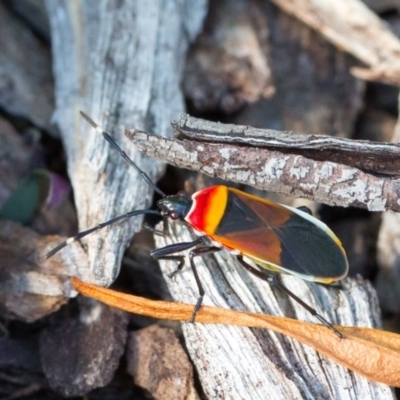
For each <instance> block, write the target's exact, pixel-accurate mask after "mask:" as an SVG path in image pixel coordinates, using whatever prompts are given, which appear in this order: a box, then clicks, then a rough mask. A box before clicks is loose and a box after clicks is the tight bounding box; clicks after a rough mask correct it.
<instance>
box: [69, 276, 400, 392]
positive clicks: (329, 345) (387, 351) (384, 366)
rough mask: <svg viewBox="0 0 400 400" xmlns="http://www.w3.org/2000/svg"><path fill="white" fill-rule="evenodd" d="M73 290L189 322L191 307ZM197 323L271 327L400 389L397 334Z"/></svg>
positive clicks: (269, 319) (229, 314)
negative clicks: (338, 335)
mask: <svg viewBox="0 0 400 400" xmlns="http://www.w3.org/2000/svg"><path fill="white" fill-rule="evenodd" d="M72 283H73V285H74V286H75V288H76V290H78V291H79V292H80V293H82V294H83V295H85V296H88V297H92V298H94V299H97V300H99V301H102V302H104V303H106V304H108V305H110V306H112V307H116V308H119V309H121V310H125V311H128V312H132V313H135V314H140V315H146V316H149V317H154V318H162V319H170V320H182V321H188V320H189V319H190V317H191V315H192V312H193V305H190V304H183V303H172V302H165V301H154V300H148V299H145V298H143V297H137V296H132V295H127V294H123V293H119V292H116V291H114V290H110V289H106V288H102V287H98V286H95V285H91V284H87V283H84V282H82V281H80V280H79V279H77V278H73V280H72ZM196 322H201V323H205V324H225V325H237V326H246V327H254V328H264V329H271V330H273V331H275V332H278V333H281V334H283V335H287V336H290V337H292V338H294V339H297V340H298V341H299V342H301V343H303V344H307V345H309V346H311V347H312V348H314V349H315V350H316V351H318V352H320V353H322V354H324V355H325V356H327V357H329V358H331V359H333V360H335V361H336V362H337V363H339V364H341V365H343V366H345V367H347V368H349V369H351V370H353V371H355V372H357V373H358V374H360V375H362V376H364V377H366V378H368V379H371V380H374V381H377V382H381V383H385V384H387V385H389V386H397V387H400V335H397V334H394V333H390V332H385V331H382V330H378V329H371V328H358V327H344V326H340V327H339V326H336V327H337V328H338V329H339V330H340V332H341V333H343V335H344V339H339V338H338V337H337V336H336V335H335V334H334V333H333V332H332V331H330V330H329V329H327V328H326V327H325V326H323V325H317V324H311V323H306V322H302V321H297V320H293V319H290V318H283V317H275V316H270V315H264V314H254V313H245V312H238V311H233V310H227V309H222V308H216V307H208V306H202V307H201V309H200V310H199V312H198V313H197V314H196Z"/></svg>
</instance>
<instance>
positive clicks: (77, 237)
mask: <svg viewBox="0 0 400 400" xmlns="http://www.w3.org/2000/svg"><path fill="white" fill-rule="evenodd" d="M141 214H152V215H158V216H161V214H160V212H159V211H157V210H134V211H130V212H128V213H126V214H123V215H119V216H118V217H115V218H112V219H110V220H108V221H106V222H103V223H101V224H99V225H97V226H95V227H94V228H90V229H87V230H86V231H82V232H79V233H78V234H77V235H75V236H72V237H70V238H68V239H67V240H65V241H64V242H62V243H60V244H59V245H58V246H56V247H54V249H52V250H50V251H49V252H48V253H47V254H46V255H45V258H46V259H47V258H50V257H51V256H54V254H56V253H58V252H59V251H60V250H61V249H63V248H64V247H66V246H68V245H69V244H71V243H73V242H75V241H77V240H80V239H82V238H83V237H85V236H87V235H89V234H90V233H92V232H95V231H97V230H99V229H102V228H104V227H106V226H108V225H112V224H114V223H115V222H118V221H120V220H121V219H127V218H131V217H134V216H135V215H141Z"/></svg>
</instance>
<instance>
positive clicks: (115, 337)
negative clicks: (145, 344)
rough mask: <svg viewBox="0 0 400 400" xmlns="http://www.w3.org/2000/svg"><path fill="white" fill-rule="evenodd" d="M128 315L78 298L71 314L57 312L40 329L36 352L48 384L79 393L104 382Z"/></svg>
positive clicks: (116, 355)
mask: <svg viewBox="0 0 400 400" xmlns="http://www.w3.org/2000/svg"><path fill="white" fill-rule="evenodd" d="M127 324H128V315H127V314H126V313H124V312H122V311H119V310H116V309H114V308H111V307H108V306H106V305H104V304H101V303H98V302H97V301H95V300H91V299H87V298H80V299H79V312H78V313H77V315H75V316H73V317H72V316H68V315H63V314H59V315H58V316H57V318H56V322H55V323H54V325H53V326H50V327H48V328H47V329H44V330H43V331H42V335H41V339H40V356H41V361H42V366H43V371H44V373H45V375H46V377H47V379H48V381H49V384H50V387H51V388H52V389H53V390H55V391H57V392H59V393H61V394H62V395H63V396H67V397H72V396H83V395H84V394H86V393H88V392H89V391H90V390H93V389H95V388H98V387H103V386H105V385H107V384H108V383H109V382H110V381H111V380H112V378H113V377H114V373H115V370H116V369H117V367H118V365H119V361H120V358H121V356H122V354H123V353H124V350H125V343H126V337H127Z"/></svg>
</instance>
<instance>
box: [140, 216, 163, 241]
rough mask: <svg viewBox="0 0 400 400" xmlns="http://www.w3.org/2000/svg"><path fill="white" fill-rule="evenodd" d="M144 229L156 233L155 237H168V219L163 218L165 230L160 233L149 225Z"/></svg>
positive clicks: (144, 226)
mask: <svg viewBox="0 0 400 400" xmlns="http://www.w3.org/2000/svg"><path fill="white" fill-rule="evenodd" d="M143 228H145V229H147V230H148V231H150V232H152V233H154V235H157V236H166V235H167V233H168V218H166V217H164V218H163V230H162V231H160V230H159V229H156V228H153V227H152V226H150V225H148V224H144V225H143Z"/></svg>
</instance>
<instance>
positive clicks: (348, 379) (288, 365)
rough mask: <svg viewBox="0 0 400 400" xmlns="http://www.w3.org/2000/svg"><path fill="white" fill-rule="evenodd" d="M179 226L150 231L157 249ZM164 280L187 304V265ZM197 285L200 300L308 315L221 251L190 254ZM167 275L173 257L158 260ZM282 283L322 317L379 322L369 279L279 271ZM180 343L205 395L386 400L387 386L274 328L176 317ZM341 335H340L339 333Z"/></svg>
mask: <svg viewBox="0 0 400 400" xmlns="http://www.w3.org/2000/svg"><path fill="white" fill-rule="evenodd" d="M193 239H194V235H193V234H192V233H190V230H188V229H187V228H185V227H184V226H183V225H182V224H180V223H176V224H170V225H169V235H168V236H165V237H159V236H157V237H156V242H157V245H158V247H161V246H165V245H167V244H171V243H176V242H179V241H190V240H193ZM188 265H189V264H188V263H187V264H186V267H185V268H184V269H183V270H182V272H181V273H178V274H177V275H176V276H175V277H174V279H168V278H166V279H167V283H168V285H169V288H170V291H171V294H172V295H173V297H174V298H175V300H177V301H180V302H184V303H192V304H195V302H196V300H197V298H198V295H199V294H198V289H197V286H196V282H195V279H194V276H193V273H192V271H191V270H190V268H189V267H188ZM196 266H197V269H198V272H199V275H200V279H201V282H202V284H203V286H204V288H205V291H206V295H205V298H204V304H205V305H214V306H218V307H223V308H232V309H236V310H243V311H252V312H263V313H266V314H272V315H285V316H288V317H295V318H298V319H300V320H307V321H314V322H315V319H314V318H313V317H312V316H311V315H310V314H309V313H308V312H307V311H305V310H304V309H303V308H302V307H300V306H299V305H298V304H297V303H293V302H292V301H291V300H289V299H288V298H287V297H286V296H285V295H284V294H282V293H281V292H280V291H278V290H275V289H272V288H271V287H270V286H269V285H268V284H267V283H266V282H265V281H262V280H260V279H258V278H256V277H253V276H252V275H251V274H248V273H247V271H245V270H244V269H243V268H242V267H241V266H240V265H239V264H238V263H237V262H236V261H235V258H234V257H232V256H230V255H229V254H228V253H227V252H225V251H222V252H219V253H216V254H215V255H213V256H207V257H203V258H202V259H199V258H197V259H196ZM161 267H162V269H163V272H164V274H165V275H166V276H167V275H168V274H169V273H170V272H171V271H173V270H174V269H175V268H176V263H174V262H161ZM281 279H282V283H283V284H284V285H285V286H287V287H288V288H289V290H291V291H293V292H294V293H295V294H297V295H298V296H299V297H300V298H301V299H302V300H304V301H305V302H307V303H308V304H310V305H312V306H313V307H315V308H316V309H317V312H319V313H321V314H322V315H323V316H324V317H325V318H327V319H328V320H330V321H332V322H334V323H338V324H340V325H360V326H374V327H376V326H379V323H380V322H379V319H380V315H379V306H378V303H377V298H376V294H375V292H374V290H373V289H372V287H371V285H370V284H368V283H366V282H362V281H351V280H346V281H345V282H344V290H339V289H335V288H329V287H324V286H322V285H316V284H313V283H306V282H305V281H303V280H301V279H299V278H296V277H292V276H282V277H281ZM182 327H183V332H184V335H185V343H186V347H187V349H188V351H189V354H190V356H191V358H192V361H193V363H194V364H195V366H196V370H197V372H198V375H199V379H200V382H201V385H202V388H203V390H204V392H205V394H206V396H207V398H210V399H214V398H229V399H247V398H249V394H250V393H251V398H252V399H263V400H264V399H281V398H290V399H304V398H323V399H354V398H359V396H360V393H362V395H361V397H362V398H365V399H389V398H393V399H394V393H393V391H392V390H391V389H390V388H389V387H387V386H385V385H382V384H377V383H374V382H370V381H368V380H367V379H365V378H362V377H360V376H358V375H356V374H354V373H352V372H350V371H348V370H347V369H346V368H343V367H341V366H339V365H337V364H336V363H334V362H332V361H330V360H328V359H326V358H324V357H323V356H321V355H319V354H318V353H316V352H314V351H313V350H311V349H309V348H306V347H304V346H302V345H300V344H299V343H298V342H296V341H292V340H291V339H288V338H286V337H283V336H281V335H278V334H274V333H270V332H267V331H261V330H257V329H248V328H238V327H233V326H224V327H222V326H220V325H202V324H196V323H194V324H191V323H183V326H182ZM344 340H345V339H344Z"/></svg>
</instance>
